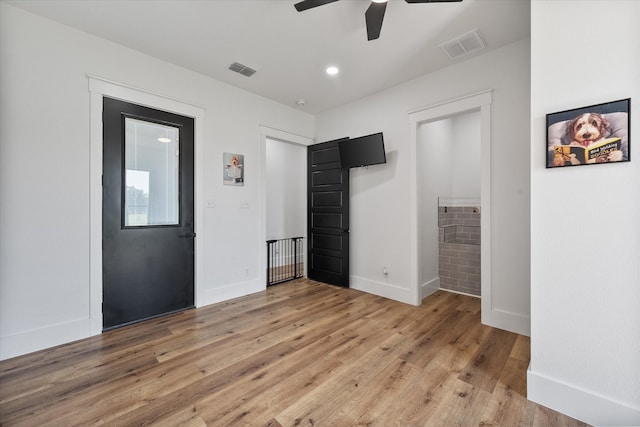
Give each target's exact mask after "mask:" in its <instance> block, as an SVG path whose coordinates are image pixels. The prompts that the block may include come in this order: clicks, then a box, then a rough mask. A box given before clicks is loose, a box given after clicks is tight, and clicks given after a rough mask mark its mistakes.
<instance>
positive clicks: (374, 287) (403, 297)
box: [349, 276, 415, 305]
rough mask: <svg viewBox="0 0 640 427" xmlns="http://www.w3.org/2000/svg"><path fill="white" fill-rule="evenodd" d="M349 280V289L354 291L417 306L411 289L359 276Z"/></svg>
mask: <svg viewBox="0 0 640 427" xmlns="http://www.w3.org/2000/svg"><path fill="white" fill-rule="evenodd" d="M349 279H350V280H349V287H350V288H352V289H357V290H359V291H363V292H367V293H370V294H374V295H379V296H381V297H385V298H389V299H392V300H395V301H399V302H404V303H406V304H411V305H415V304H414V303H413V297H412V295H411V290H410V289H407V288H401V287H399V286H395V285H392V284H390V283H384V282H377V281H375V280H370V279H365V278H364V277H358V276H351V277H350V278H349Z"/></svg>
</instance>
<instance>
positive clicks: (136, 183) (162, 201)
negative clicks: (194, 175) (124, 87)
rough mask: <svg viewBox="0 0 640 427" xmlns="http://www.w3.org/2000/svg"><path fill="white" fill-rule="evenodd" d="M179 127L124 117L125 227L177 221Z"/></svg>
mask: <svg viewBox="0 0 640 427" xmlns="http://www.w3.org/2000/svg"><path fill="white" fill-rule="evenodd" d="M179 156H180V141H179V129H178V128H177V127H173V126H167V125H163V124H157V123H151V122H146V121H143V120H138V119H133V118H129V117H127V118H125V176H124V189H123V191H124V194H125V202H124V212H123V217H124V225H125V227H140V226H149V225H151V226H156V225H178V224H179V222H180V218H179V207H180V204H179V183H180V167H179V165H180V161H179V160H180V157H179Z"/></svg>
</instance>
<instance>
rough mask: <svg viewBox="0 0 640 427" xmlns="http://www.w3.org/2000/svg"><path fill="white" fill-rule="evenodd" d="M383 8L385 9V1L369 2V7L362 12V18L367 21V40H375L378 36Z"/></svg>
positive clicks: (382, 18)
mask: <svg viewBox="0 0 640 427" xmlns="http://www.w3.org/2000/svg"><path fill="white" fill-rule="evenodd" d="M385 10H387V3H386V2H385V3H375V2H371V4H370V5H369V8H368V9H367V11H366V12H365V13H364V18H365V21H366V23H367V40H375V39H377V38H378V37H380V31H381V30H382V21H383V20H384V12H385Z"/></svg>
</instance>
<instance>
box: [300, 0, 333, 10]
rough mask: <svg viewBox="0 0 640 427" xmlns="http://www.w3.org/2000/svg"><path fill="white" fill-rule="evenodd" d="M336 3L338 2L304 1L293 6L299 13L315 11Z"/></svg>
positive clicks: (330, 0)
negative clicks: (320, 7)
mask: <svg viewBox="0 0 640 427" xmlns="http://www.w3.org/2000/svg"><path fill="white" fill-rule="evenodd" d="M336 1H338V0H302V1H301V2H299V3H296V4H294V5H293V6H294V7H295V8H296V10H297V11H298V12H302V11H303V10H307V9H313V8H314V7H318V6H324V5H325V4H329V3H333V2H336Z"/></svg>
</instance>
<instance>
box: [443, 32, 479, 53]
mask: <svg viewBox="0 0 640 427" xmlns="http://www.w3.org/2000/svg"><path fill="white" fill-rule="evenodd" d="M485 47H487V44H486V43H485V42H484V40H483V38H482V36H481V35H480V32H479V31H478V30H477V29H475V30H472V31H469V32H468V33H465V34H463V35H461V36H458V37H456V38H454V39H451V40H449V41H447V42H444V43H442V44H441V45H440V48H441V49H442V50H443V51H444V53H446V54H447V56H448V57H449V59H458V58H460V57H461V56H464V55H468V54H470V53H472V52H477V51H479V50H482V49H484V48H485Z"/></svg>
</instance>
